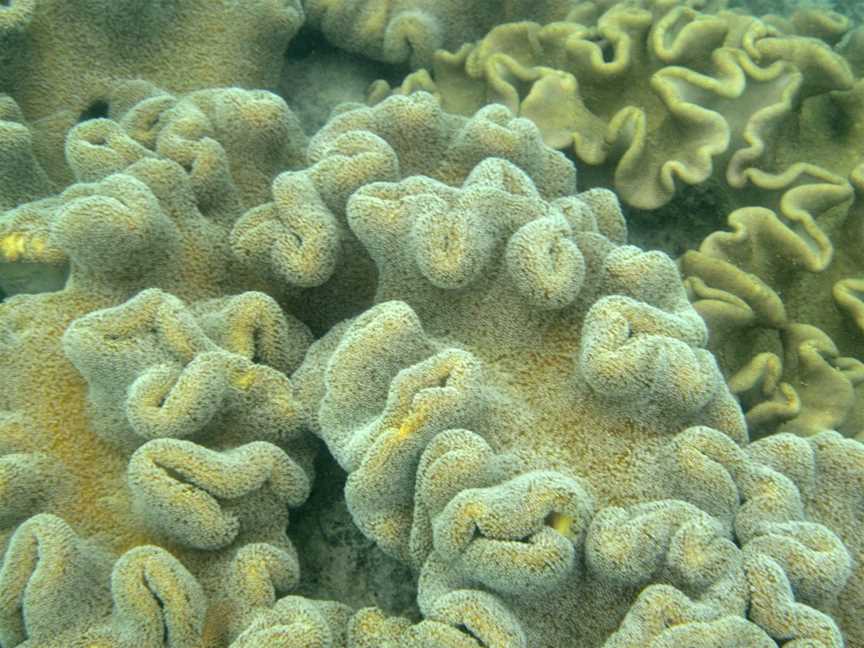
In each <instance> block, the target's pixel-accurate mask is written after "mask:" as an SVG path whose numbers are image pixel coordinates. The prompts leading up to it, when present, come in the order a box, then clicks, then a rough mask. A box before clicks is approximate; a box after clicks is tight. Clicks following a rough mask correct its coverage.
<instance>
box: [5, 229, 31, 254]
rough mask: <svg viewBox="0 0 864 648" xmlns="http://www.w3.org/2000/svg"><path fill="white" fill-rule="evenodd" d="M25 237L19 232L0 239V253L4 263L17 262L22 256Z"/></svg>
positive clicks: (25, 241)
mask: <svg viewBox="0 0 864 648" xmlns="http://www.w3.org/2000/svg"><path fill="white" fill-rule="evenodd" d="M26 243H27V237H26V236H24V234H21V233H20V232H15V233H14V234H7V235H6V236H4V237H3V238H2V239H0V253H2V254H3V258H4V260H6V261H17V260H18V259H19V258H20V257H21V255H22V254H24V246H25V245H26Z"/></svg>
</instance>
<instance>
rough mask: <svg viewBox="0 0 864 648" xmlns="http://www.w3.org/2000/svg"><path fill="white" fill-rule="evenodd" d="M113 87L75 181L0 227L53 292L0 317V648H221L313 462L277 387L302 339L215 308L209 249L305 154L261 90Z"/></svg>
mask: <svg viewBox="0 0 864 648" xmlns="http://www.w3.org/2000/svg"><path fill="white" fill-rule="evenodd" d="M119 91H120V92H121V94H122V93H124V92H125V93H127V94H128V95H129V96H130V97H135V99H134V100H131V99H130V105H129V106H128V107H127V109H126V110H125V111H124V112H123V114H122V117H121V119H120V122H119V123H118V122H115V121H110V120H104V119H99V120H91V121H88V122H86V123H84V124H81V125H80V126H79V127H77V128H76V129H73V131H72V132H71V133H70V135H69V140H68V142H67V149H66V150H67V156H68V158H67V159H68V161H69V163H70V167H71V168H72V169H73V170H74V172H75V173H76V175H77V176H78V177H79V178H81V181H80V182H78V183H76V184H74V185H72V186H71V187H69V188H68V189H67V190H66V191H65V192H64V193H63V194H62V195H61V196H52V197H50V198H47V199H42V200H37V201H36V202H34V203H26V204H24V205H21V206H20V207H19V208H18V209H16V210H15V211H13V212H12V221H11V222H12V223H13V224H17V225H18V226H20V229H19V230H17V231H27V229H26V228H27V227H30V228H32V230H31V231H40V230H41V231H45V232H47V248H46V253H47V252H49V251H53V250H57V251H58V252H57V254H58V257H59V259H61V260H63V261H66V260H68V262H69V266H70V276H69V280H68V282H67V283H66V285H65V287H64V288H63V289H62V290H59V291H56V292H46V293H43V294H28V295H17V296H15V297H13V298H11V299H9V300H7V301H6V302H4V303H3V304H2V305H0V358H2V362H3V371H0V383H2V387H3V389H2V395H0V408H2V410H3V417H2V429H3V435H2V438H0V446H2V447H0V452H2V461H0V484H2V488H0V521H2V523H3V528H2V535H0V539H2V542H3V546H4V548H5V550H6V559H5V560H4V562H3V566H2V568H0V591H2V592H3V593H4V598H3V600H2V602H0V608H2V611H0V616H2V621H0V626H2V629H0V632H3V633H4V636H3V639H2V641H3V643H4V645H5V643H9V645H21V646H34V647H35V646H43V647H44V646H48V645H57V646H73V645H74V646H78V645H87V644H88V643H93V642H96V643H99V642H109V643H110V645H119V646H130V647H131V646H132V645H139V646H140V645H147V646H149V645H163V642H164V637H166V636H168V637H171V641H170V643H169V645H173V646H188V647H189V648H192V647H193V646H194V647H196V648H200V646H203V645H207V646H223V645H227V644H228V643H230V641H231V640H232V639H233V638H235V637H237V636H238V635H239V634H240V633H241V632H242V630H243V629H245V627H246V626H247V625H248V623H249V622H250V619H251V617H252V616H254V614H255V612H256V611H258V610H259V609H261V608H268V607H270V606H272V604H273V603H274V601H275V598H276V596H277V595H278V594H280V593H283V592H287V591H289V590H290V589H291V588H292V587H294V586H295V585H296V583H297V572H298V568H299V567H298V563H297V557H296V553H295V550H294V548H293V546H292V544H291V543H290V541H289V540H288V539H287V536H286V535H285V526H286V524H287V506H288V505H291V506H297V505H299V504H300V503H301V502H302V501H303V499H305V497H306V495H307V494H308V489H309V481H310V478H311V471H312V466H311V457H312V454H313V451H314V447H313V446H312V445H311V444H310V443H309V442H308V441H306V440H304V439H303V437H302V428H301V426H300V425H301V421H302V416H303V412H302V408H301V407H300V406H299V404H298V403H297V402H296V399H295V398H294V395H293V388H292V386H291V383H290V381H289V380H288V378H287V377H286V375H285V372H291V371H293V369H294V368H296V366H297V365H298V364H299V362H300V360H301V359H302V357H303V354H304V351H305V348H306V346H307V345H308V344H309V342H310V340H311V336H310V334H309V332H308V329H306V327H305V326H304V325H303V324H301V323H300V322H299V321H297V320H293V319H291V318H287V317H286V315H285V314H284V312H283V311H282V309H281V308H280V306H279V305H278V304H277V303H276V302H275V301H274V300H273V298H272V297H269V296H267V295H265V294H263V293H242V294H233V295H232V294H230V293H234V292H237V290H238V289H239V288H240V287H241V286H242V285H244V281H247V277H246V275H244V274H243V273H242V272H238V271H237V269H236V268H235V267H234V264H233V262H232V259H231V255H230V251H229V249H228V246H227V241H228V234H229V231H230V227H231V225H232V223H233V221H234V220H236V219H237V218H238V217H239V216H240V215H241V214H242V212H243V209H244V207H245V206H246V204H247V201H248V202H251V201H254V200H255V196H256V195H257V194H259V193H260V192H261V190H262V189H265V190H266V188H267V187H268V186H269V183H270V181H271V180H272V176H273V175H275V169H278V170H280V171H281V170H284V169H285V166H286V165H290V164H292V163H297V157H296V155H297V154H298V151H300V153H299V155H300V158H301V159H302V150H303V147H304V145H305V138H304V137H303V136H302V133H300V131H299V130H296V131H295V130H293V127H294V125H295V124H296V122H294V121H292V117H291V116H290V115H289V114H288V113H287V109H286V107H285V104H284V102H282V101H281V100H279V99H278V98H277V97H275V96H273V95H268V94H266V93H262V92H247V91H243V90H239V89H221V90H213V91H207V92H205V93H198V94H195V95H190V96H189V97H187V98H184V99H179V100H178V99H177V98H174V97H171V96H170V95H165V94H164V93H159V92H154V90H153V89H152V88H151V87H149V86H146V85H145V84H140V83H133V84H130V85H127V86H123V87H121V88H120V90H119ZM154 116H155V117H156V118H157V119H152V117H154ZM247 118H248V119H247ZM144 122H146V123H147V124H149V126H147V127H145V126H144ZM250 124H252V125H254V126H255V127H256V128H259V129H261V130H263V131H265V133H261V134H260V138H258V139H257V140H256V137H257V135H256V133H255V132H254V131H253V130H251V127H250ZM240 132H242V133H243V137H240ZM295 134H296V135H298V136H299V140H297V141H292V139H291V138H292V136H293V135H295ZM244 138H245V139H244ZM263 140H266V141H267V142H268V145H267V147H265V148H263V149H261V150H257V149H254V148H252V149H244V146H245V145H246V144H248V143H249V142H256V141H257V142H261V141H263ZM232 155H233V156H235V157H237V158H242V159H243V161H242V163H241V162H240V161H239V159H238V160H236V161H235V162H234V163H232V162H230V161H229V159H228V158H229V156H232ZM292 160H293V162H292ZM232 164H233V167H232ZM232 169H234V170H236V173H235V171H234V170H232ZM14 240H15V241H16V242H15V246H16V248H15V249H17V246H18V245H20V243H19V242H18V241H20V239H18V238H16V239H14ZM25 250H26V245H25ZM52 253H53V252H52ZM250 283H251V284H252V285H253V286H256V287H257V286H258V285H260V284H256V283H255V282H250ZM151 286H160V287H162V288H164V289H168V290H171V291H173V292H175V293H177V294H179V295H181V296H182V297H184V298H186V299H189V300H191V301H193V302H194V303H193V304H192V305H191V306H188V307H187V306H186V305H185V304H184V302H183V301H181V300H180V299H179V298H177V297H174V296H172V295H171V294H168V293H165V292H162V291H161V290H159V289H156V288H150V287H151ZM226 293H227V294H228V295H229V296H226ZM130 298H131V299H130ZM223 344H224V346H222V345H223ZM130 455H131V457H130ZM253 466H254V467H255V468H254V469H252V470H251V472H250V468H252V467H253ZM253 473H254V474H253ZM256 516H257V517H256ZM37 539H38V542H39V543H41V546H42V548H41V549H40V550H39V551H38V552H37V553H38V555H35V554H34V555H35V557H34V558H32V559H29V558H25V557H24V556H25V554H26V552H27V551H30V549H28V547H30V548H32V547H33V546H34V542H36V541H37ZM60 550H63V551H71V552H74V553H75V555H71V556H69V557H64V556H63V555H59V554H58V555H59V557H57V558H55V553H56V552H57V551H60ZM22 551H23V552H24V553H21V552H22ZM33 551H35V549H34V550H33ZM52 552H53V553H52ZM31 553H32V551H31ZM27 555H29V554H27ZM76 556H77V557H76ZM262 561H263V562H262ZM79 562H80V563H82V564H85V565H88V566H89V567H90V568H89V569H84V570H76V569H74V565H75V564H77V563H79ZM256 562H258V563H262V564H265V565H267V567H266V569H250V566H251V565H252V564H253V563H256ZM78 589H80V595H76V594H74V593H72V592H75V591H76V590H78ZM85 590H86V592H90V593H89V594H88V593H86V592H85ZM67 595H68V598H71V599H73V600H74V601H75V602H76V603H75V605H74V606H70V604H69V602H68V601H67V600H65V598H64V597H66V596H67ZM112 607H113V609H112ZM70 615H71V616H70Z"/></svg>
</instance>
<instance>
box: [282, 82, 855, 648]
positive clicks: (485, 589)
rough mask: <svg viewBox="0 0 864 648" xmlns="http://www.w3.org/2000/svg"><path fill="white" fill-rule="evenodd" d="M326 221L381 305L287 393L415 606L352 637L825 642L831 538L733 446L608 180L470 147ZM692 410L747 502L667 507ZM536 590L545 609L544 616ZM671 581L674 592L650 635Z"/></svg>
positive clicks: (708, 364) (680, 305) (516, 642)
mask: <svg viewBox="0 0 864 648" xmlns="http://www.w3.org/2000/svg"><path fill="white" fill-rule="evenodd" d="M388 101H392V99H391V100H388ZM362 114H363V112H358V117H359V116H360V115H362ZM347 115H351V113H345V114H343V115H342V117H343V118H347ZM337 121H338V118H337ZM353 138H354V139H356V140H359V139H360V136H359V135H353ZM346 219H347V222H348V225H349V226H350V227H351V229H352V231H353V233H354V234H355V235H356V236H357V238H358V239H359V241H360V242H361V243H362V244H363V246H364V247H365V248H366V250H367V251H368V253H369V254H370V255H371V257H372V259H373V260H374V261H375V263H376V265H377V268H378V289H377V294H376V302H378V304H377V305H376V306H374V307H373V308H371V309H370V310H368V311H367V312H365V313H363V314H362V315H360V316H359V317H357V318H355V319H354V320H352V321H349V322H347V323H344V324H341V325H339V326H337V327H335V328H334V329H333V330H332V331H331V332H330V333H328V334H327V335H325V336H324V338H323V339H322V340H320V341H318V342H317V343H316V344H314V345H313V347H312V350H311V351H310V353H309V355H308V357H307V361H306V363H305V364H304V366H303V367H301V369H300V371H299V372H298V374H297V380H298V386H299V392H300V393H301V394H302V395H303V398H304V402H309V403H315V402H320V407H319V409H318V413H317V417H316V419H315V420H314V421H313V423H314V425H315V426H316V428H317V430H318V433H319V434H320V435H321V437H322V438H323V439H324V440H325V442H326V443H327V445H328V447H329V449H330V450H331V452H332V453H333V454H334V456H335V458H336V459H337V460H338V461H339V462H340V464H341V465H342V466H343V467H345V469H346V470H347V471H348V473H349V476H348V481H347V484H346V490H345V497H346V501H347V504H348V507H349V510H350V511H351V513H352V515H353V517H354V520H355V522H356V523H357V524H358V526H359V527H360V528H361V530H363V532H364V533H365V534H367V535H368V536H369V537H371V538H372V539H374V540H375V541H376V542H377V543H378V544H379V545H380V546H381V547H382V548H384V549H385V550H386V551H388V552H390V553H392V554H394V555H395V556H397V557H399V558H400V559H402V560H406V561H410V562H412V563H413V564H415V565H417V566H418V567H419V568H420V572H421V575H420V583H419V602H420V607H421V611H422V612H423V614H424V616H425V617H426V620H424V621H423V622H421V623H420V624H417V625H414V626H411V627H410V628H408V629H404V628H402V627H398V626H397V627H396V628H392V627H386V626H385V627H382V626H380V625H379V624H373V627H369V626H367V625H364V624H360V625H358V626H356V627H355V630H356V631H357V632H358V633H361V630H362V631H368V632H372V633H373V634H374V633H376V632H379V633H380V637H379V642H380V643H381V644H383V645H409V646H410V645H415V644H414V643H412V642H415V641H419V642H421V643H420V644H419V645H424V644H423V643H422V642H423V641H427V642H428V641H432V642H433V643H434V642H435V641H437V642H439V644H441V645H451V643H452V645H454V646H455V645H462V643H460V641H462V639H459V638H458V633H457V634H453V633H452V631H453V630H454V629H455V628H454V627H453V626H455V627H457V628H462V631H461V632H462V633H464V634H465V635H467V637H473V638H474V639H473V640H474V641H477V642H479V643H481V644H482V645H494V646H524V645H530V646H544V645H556V646H557V645H567V642H568V641H572V640H573V637H578V643H577V644H576V645H586V646H587V645H603V644H604V642H606V641H608V642H610V643H609V645H622V646H623V645H630V644H631V643H632V642H634V641H638V642H644V641H647V640H649V638H650V639H651V640H654V639H655V638H656V639H657V640H658V641H660V640H662V641H672V640H673V637H680V638H681V640H682V641H685V642H689V643H691V644H692V643H693V642H697V641H699V638H700V637H702V638H708V637H710V638H711V639H710V640H711V641H721V642H722V641H723V639H722V638H723V637H726V638H730V637H735V636H741V637H747V639H746V640H742V641H745V643H743V644H742V645H748V644H747V643H746V641H749V642H751V644H750V645H760V644H761V645H770V643H769V642H771V641H773V639H774V638H780V637H781V636H782V637H784V638H787V637H788V636H793V637H794V638H796V639H800V640H802V641H808V640H814V641H815V640H819V641H822V642H823V644H824V645H838V646H839V645H840V643H839V642H840V641H842V639H841V635H840V632H839V630H838V629H837V626H836V624H835V622H834V621H832V620H831V618H830V617H829V616H827V615H826V614H825V613H824V612H822V611H820V610H821V608H820V607H819V606H823V605H824V604H825V602H826V601H831V600H833V597H834V596H836V595H837V593H838V592H840V591H841V590H842V588H843V586H844V585H845V583H846V581H847V579H848V578H849V575H850V565H851V562H850V557H849V554H848V553H847V549H846V547H845V545H844V543H843V542H842V541H841V540H840V539H839V538H838V537H837V536H836V535H835V534H834V533H833V532H832V531H830V530H829V529H828V528H827V527H825V526H822V525H821V524H820V523H818V522H813V521H811V520H810V519H808V518H807V514H806V513H805V511H804V510H803V509H802V508H801V507H800V506H796V502H797V497H798V495H797V491H796V490H795V487H794V486H792V485H791V484H789V483H787V482H784V481H783V480H784V478H783V477H782V476H780V475H778V474H776V473H775V472H773V471H771V470H769V469H767V468H766V467H764V466H763V465H761V464H760V463H758V462H757V461H755V460H750V459H748V458H746V457H745V455H744V450H743V449H742V446H744V447H746V444H747V440H746V431H745V428H744V423H743V419H742V416H741V413H740V410H739V409H738V407H737V404H736V403H735V401H734V399H733V398H732V397H731V395H730V393H729V392H728V391H727V389H726V387H725V385H724V381H723V379H722V376H721V374H720V373H719V370H718V368H717V366H716V365H715V364H714V362H713V359H712V358H711V356H710V354H708V353H706V352H705V351H704V350H702V349H701V348H700V347H701V346H702V345H704V344H706V342H707V340H708V331H707V330H706V329H705V327H704V324H703V322H702V320H701V318H700V317H698V315H697V314H696V312H695V311H694V310H693V309H692V307H691V306H690V305H689V302H688V300H687V298H686V293H685V291H684V289H683V287H681V284H680V283H679V282H680V278H679V276H678V274H677V272H676V270H675V267H674V264H673V263H672V262H671V261H670V260H669V259H668V257H665V256H663V255H661V254H658V253H643V252H641V251H640V250H638V249H637V248H634V247H632V246H627V245H625V244H624V240H623V239H624V235H625V229H624V227H623V225H622V221H621V217H620V212H618V208H617V204H616V203H615V201H614V199H613V198H612V197H611V195H610V194H608V193H605V192H601V191H594V192H587V193H586V194H577V195H575V196H573V195H570V196H567V195H560V194H559V195H558V196H557V197H556V196H555V194H553V195H552V197H551V199H550V198H545V197H544V195H543V193H542V192H541V191H539V190H538V189H537V188H536V187H535V186H534V184H533V182H532V180H531V178H530V175H529V174H526V173H525V172H524V171H520V170H519V169H518V167H516V166H515V165H513V164H512V163H508V162H505V161H502V160H500V159H486V160H484V161H482V162H480V163H479V164H477V165H476V166H475V167H474V169H473V170H472V171H471V173H470V174H469V175H468V177H467V179H466V180H465V181H464V182H463V183H462V185H461V187H459V186H457V187H454V186H450V185H449V184H445V183H442V182H440V181H438V180H435V179H434V178H427V177H416V176H413V177H408V178H405V179H404V180H401V181H398V182H393V181H390V182H376V183H371V184H368V185H366V186H364V187H361V188H360V189H358V190H356V191H354V193H353V194H352V195H351V197H350V199H349V200H348V203H347V208H346ZM676 286H677V289H676V288H675V287H676ZM700 422H701V423H703V424H709V425H712V426H713V427H714V428H716V429H712V430H710V431H708V429H707V428H699V429H700V430H705V431H704V432H701V434H704V435H706V436H708V437H709V438H710V439H712V441H713V442H715V443H720V444H725V445H727V446H728V447H729V448H734V449H735V452H736V453H738V454H737V455H736V456H737V457H738V461H739V463H740V464H741V468H740V472H739V473H736V476H735V479H736V480H740V482H741V485H740V486H739V488H741V489H742V491H743V492H744V495H743V496H742V497H741V498H738V499H735V500H730V501H729V509H728V510H726V509H724V513H723V514H722V515H721V514H720V513H719V512H717V513H715V512H714V508H711V505H710V504H708V503H707V502H706V503H704V506H707V507H708V508H707V509H705V510H703V509H702V508H699V505H700V504H702V502H701V501H700V502H699V503H696V504H690V503H687V502H684V501H681V500H682V499H684V498H683V497H682V496H681V493H682V491H681V487H680V485H679V482H676V481H672V480H671V479H670V478H669V475H668V473H669V467H668V465H667V464H665V463H664V461H665V457H666V454H667V452H669V449H670V448H672V447H675V445H676V444H681V443H684V442H685V440H686V439H688V438H689V436H688V435H693V434H697V432H693V431H685V430H686V429H687V428H688V427H689V426H692V425H694V424H696V423H700ZM692 429H694V428H691V430H692ZM406 432H408V433H407V434H406ZM687 492H688V493H689V492H690V491H687ZM760 498H761V499H760ZM725 501H726V500H724V502H725ZM744 502H748V504H746V505H744ZM757 502H758V503H760V504H758V505H761V506H764V510H769V511H777V513H775V515H774V517H773V518H771V520H770V521H769V520H768V519H767V518H766V516H765V514H764V513H763V514H762V515H761V517H760V513H759V511H761V510H763V509H758V508H757ZM762 502H764V504H761V503H762ZM724 516H725V517H724ZM778 516H779V517H778ZM760 519H761V520H763V521H764V523H765V524H767V525H768V526H764V527H759V528H757V529H751V527H750V526H748V525H752V524H754V523H755V521H756V520H760ZM771 524H774V525H775V526H771ZM733 528H735V529H736V532H735V533H734V534H733ZM765 533H770V534H771V537H772V541H771V543H768V542H767V540H764V541H763V540H762V535H763V534H765ZM787 539H788V540H787ZM811 550H812V553H807V552H808V551H811ZM814 564H818V565H820V567H819V569H813V568H811V565H814ZM778 579H779V580H778ZM784 579H785V580H784ZM811 579H812V580H811ZM658 580H659V581H661V582H671V583H674V587H672V588H671V589H669V590H668V591H667V590H664V589H663V588H664V587H667V586H665V585H652V584H651V583H652V582H656V581H658ZM775 582H776V583H777V586H776V587H775V586H774V585H773V584H772V583H775ZM789 583H793V584H794V589H792V588H793V585H790V584H789ZM643 588H644V592H643V595H642V596H638V593H639V592H640V590H643ZM784 588H785V589H784ZM649 592H651V593H652V594H653V598H652V597H650V596H649ZM490 595H491V596H490ZM550 596H551V597H553V600H554V601H555V602H556V603H555V604H556V606H557V609H558V610H559V611H560V615H555V616H552V615H549V614H548V613H545V612H544V611H545V610H546V606H547V603H546V602H547V601H548V600H549V597H550ZM676 597H681V600H682V601H687V605H689V606H690V609H689V610H688V611H687V612H683V611H682V614H680V615H679V616H678V618H677V619H675V620H674V621H672V620H670V621H669V622H670V623H671V625H674V626H675V628H674V630H671V631H670V634H668V635H663V637H662V639H660V638H659V637H660V635H662V634H663V630H658V628H665V627H666V623H664V621H663V619H664V614H665V608H664V606H665V605H666V604H667V602H668V601H670V600H675V598H676ZM751 597H752V598H751ZM850 599H851V600H857V599H855V595H854V594H852V595H850ZM751 602H752V605H755V606H758V607H759V610H758V611H756V610H755V608H754V611H753V613H752V614H748V612H747V610H748V606H749V605H750V604H751ZM490 605H491V606H492V607H489V606H490ZM813 605H815V606H816V607H813ZM498 606H503V607H498ZM631 606H632V607H631ZM789 606H791V608H792V609H794V615H795V619H796V620H795V621H794V623H792V625H791V626H789V627H787V628H786V629H785V630H780V625H778V623H777V621H776V619H777V618H779V616H778V615H782V614H783V613H784V612H783V610H784V609H785V608H787V607H789ZM493 608H494V609H495V611H494V612H493V611H492V609H493ZM613 610H615V612H614V614H612V611H613ZM363 618H366V617H365V616H364V617H363ZM440 621H445V623H447V624H450V625H451V628H449V629H448V628H446V626H439V625H436V623H435V622H440ZM430 622H432V623H430ZM619 624H620V627H619ZM706 624H707V625H706ZM787 631H788V632H791V633H792V635H785V634H784V633H785V632H787ZM451 636H452V638H451ZM432 637H435V639H432ZM358 641H359V637H358ZM471 641H472V640H471V639H467V643H466V644H465V645H471ZM388 642H390V643H388ZM399 642H401V643H399ZM615 642H618V643H615ZM359 645H365V644H362V643H360V644H359ZM718 645H720V644H718Z"/></svg>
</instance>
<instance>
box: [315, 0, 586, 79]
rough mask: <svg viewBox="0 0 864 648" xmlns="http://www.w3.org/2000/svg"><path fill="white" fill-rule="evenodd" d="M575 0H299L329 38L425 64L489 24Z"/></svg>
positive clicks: (558, 11) (551, 16) (541, 13)
mask: <svg viewBox="0 0 864 648" xmlns="http://www.w3.org/2000/svg"><path fill="white" fill-rule="evenodd" d="M577 4H578V2H576V1H575V0H540V1H539V2H528V1H526V0H505V1H504V2H499V3H492V4H490V3H489V2H485V1H484V0H471V1H470V2H454V1H453V0H447V1H445V2H440V1H439V2H424V1H423V0H420V1H418V0H397V2H391V1H390V0H304V2H303V6H304V9H305V10H306V13H307V16H308V23H309V25H311V26H312V27H314V28H315V29H317V30H320V31H321V32H322V33H323V34H324V36H326V37H327V39H328V40H329V41H330V42H332V43H333V44H335V45H337V46H339V47H341V48H344V49H347V50H349V51H352V52H357V53H362V54H363V55H365V56H367V57H369V58H372V59H376V60H380V61H387V62H388V63H402V62H410V64H411V65H412V66H415V67H419V66H421V65H425V64H427V63H428V62H429V61H430V60H431V59H432V55H433V54H434V52H435V50H438V49H441V48H457V47H459V46H460V45H461V44H462V43H467V42H470V41H473V40H475V39H477V38H479V37H480V36H482V35H483V34H485V33H486V32H487V31H489V29H491V28H492V26H493V25H495V24H497V23H500V22H510V21H515V20H528V19H533V20H539V21H551V20H563V19H564V18H565V17H566V16H567V15H568V13H569V12H570V11H571V10H572V8H573V7H574V6H576V5H577Z"/></svg>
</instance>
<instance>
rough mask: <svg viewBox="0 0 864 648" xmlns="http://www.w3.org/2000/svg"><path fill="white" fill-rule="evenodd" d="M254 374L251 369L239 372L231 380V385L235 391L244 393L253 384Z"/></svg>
mask: <svg viewBox="0 0 864 648" xmlns="http://www.w3.org/2000/svg"><path fill="white" fill-rule="evenodd" d="M255 373H256V372H255V371H254V370H253V369H247V370H246V371H239V372H237V373H236V374H234V376H233V377H232V378H231V384H232V385H234V387H236V388H237V389H240V390H243V391H246V390H247V389H249V388H250V387H252V385H253V384H254V383H255Z"/></svg>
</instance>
